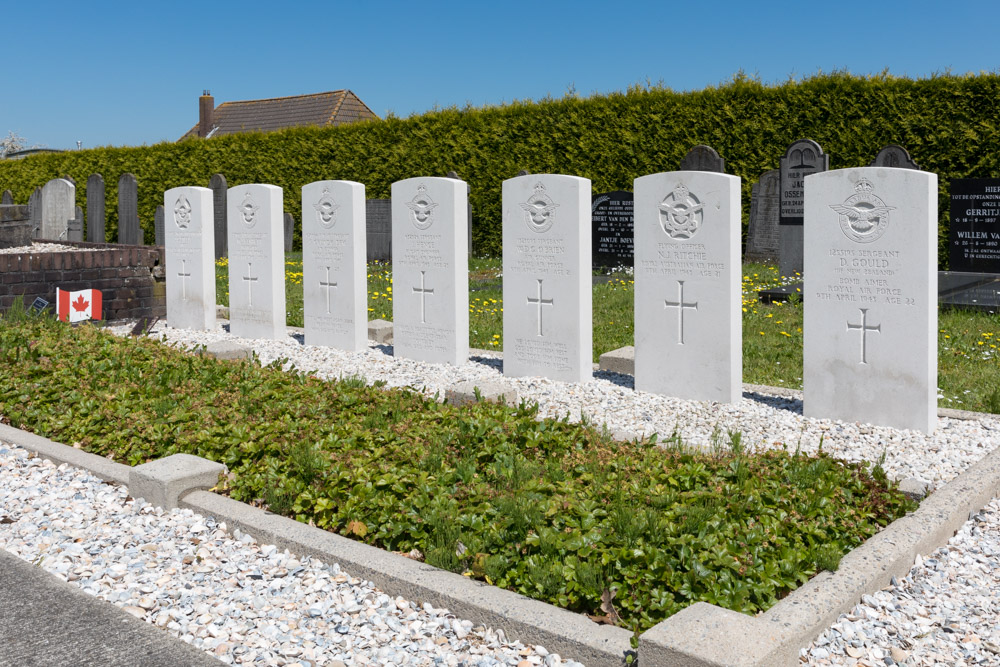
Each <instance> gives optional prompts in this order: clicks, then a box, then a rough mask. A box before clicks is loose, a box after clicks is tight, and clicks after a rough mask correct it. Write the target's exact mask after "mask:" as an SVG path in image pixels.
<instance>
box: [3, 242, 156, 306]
mask: <svg viewBox="0 0 1000 667" xmlns="http://www.w3.org/2000/svg"><path fill="white" fill-rule="evenodd" d="M36 242H40V243H44V241H36ZM60 245H69V246H75V247H79V248H87V250H82V249H81V250H63V251H59V252H39V253H24V254H0V311H4V310H6V309H7V308H10V305H11V304H12V303H14V300H15V299H16V298H17V297H19V296H20V297H21V298H22V299H23V300H24V305H25V306H30V305H31V303H32V302H33V301H34V300H35V298H36V297H39V296H40V297H42V298H43V299H45V300H46V301H48V302H49V303H50V304H52V305H51V308H52V310H53V312H54V311H55V303H56V288H57V287H59V288H62V289H65V290H68V291H74V290H81V289H90V288H93V289H99V290H101V293H102V296H103V302H104V314H103V316H104V319H106V320H123V319H135V318H139V317H165V316H166V313H167V292H166V283H165V282H164V270H163V267H164V256H163V248H160V247H157V246H127V245H116V244H111V243H67V242H65V241H61V242H60Z"/></svg>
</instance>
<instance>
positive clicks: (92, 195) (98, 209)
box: [87, 174, 106, 243]
mask: <svg viewBox="0 0 1000 667" xmlns="http://www.w3.org/2000/svg"><path fill="white" fill-rule="evenodd" d="M104 220H105V218H104V177H103V176H101V175H100V174H91V175H90V177H89V178H88V179H87V241H89V242H90V243H105V242H106V239H105V238H104Z"/></svg>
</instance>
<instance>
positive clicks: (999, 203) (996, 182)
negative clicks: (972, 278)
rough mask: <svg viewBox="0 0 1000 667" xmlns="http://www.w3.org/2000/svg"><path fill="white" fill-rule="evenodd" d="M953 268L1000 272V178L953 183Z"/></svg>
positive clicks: (962, 180)
mask: <svg viewBox="0 0 1000 667" xmlns="http://www.w3.org/2000/svg"><path fill="white" fill-rule="evenodd" d="M949 250H950V252H949V259H950V262H951V270H952V271H971V272H977V273H1000V178H956V179H954V180H952V182H951V234H950V236H949Z"/></svg>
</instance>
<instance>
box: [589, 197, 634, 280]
mask: <svg viewBox="0 0 1000 667" xmlns="http://www.w3.org/2000/svg"><path fill="white" fill-rule="evenodd" d="M633 206H634V199H633V196H632V193H631V192H625V191H623V190H615V191H614V192H604V193H602V194H598V195H594V197H593V201H592V202H591V205H590V218H591V225H592V227H591V229H592V230H593V237H592V238H591V247H592V250H593V258H592V262H591V263H592V264H593V265H594V266H608V267H614V266H632V265H633V263H634V261H635V249H634V243H633V239H634V230H635V223H634V218H633V215H634V214H633Z"/></svg>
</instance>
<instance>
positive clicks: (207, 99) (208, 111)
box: [198, 90, 215, 139]
mask: <svg viewBox="0 0 1000 667" xmlns="http://www.w3.org/2000/svg"><path fill="white" fill-rule="evenodd" d="M214 112H215V98H213V97H212V93H211V92H209V91H207V90H205V91H202V94H201V97H199V98H198V136H199V137H201V138H203V139H204V138H205V137H207V136H208V133H209V132H211V131H212V127H213V126H212V114H213V113H214Z"/></svg>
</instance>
